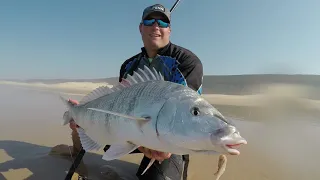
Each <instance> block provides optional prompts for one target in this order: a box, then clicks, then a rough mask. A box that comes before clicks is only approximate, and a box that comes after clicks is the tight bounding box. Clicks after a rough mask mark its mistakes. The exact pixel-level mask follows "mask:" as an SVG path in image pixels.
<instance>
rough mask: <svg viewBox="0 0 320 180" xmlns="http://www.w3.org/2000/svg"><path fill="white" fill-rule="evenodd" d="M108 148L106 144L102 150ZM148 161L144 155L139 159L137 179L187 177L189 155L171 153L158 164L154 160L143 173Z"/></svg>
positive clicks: (161, 179)
mask: <svg viewBox="0 0 320 180" xmlns="http://www.w3.org/2000/svg"><path fill="white" fill-rule="evenodd" d="M107 149H109V146H106V147H105V148H104V150H105V151H106V150H107ZM135 153H141V152H140V151H139V150H138V149H136V150H135V151H133V152H131V153H130V154H135ZM149 162H150V159H149V158H147V157H146V156H144V157H143V158H142V160H141V163H140V166H139V169H138V171H137V174H136V175H137V177H138V178H139V180H181V177H182V176H183V180H186V179H187V171H188V165H189V155H183V156H181V155H174V154H172V155H171V157H170V158H169V159H166V160H164V161H162V162H161V164H159V162H158V161H155V162H154V163H153V164H152V166H151V167H150V168H149V169H148V170H147V171H146V172H145V173H144V174H143V175H141V174H142V172H143V171H144V170H145V169H146V167H147V166H148V164H149Z"/></svg>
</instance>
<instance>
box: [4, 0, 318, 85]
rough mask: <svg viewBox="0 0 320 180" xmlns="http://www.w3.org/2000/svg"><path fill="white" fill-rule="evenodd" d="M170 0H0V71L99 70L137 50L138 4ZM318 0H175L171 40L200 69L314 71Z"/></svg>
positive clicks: (18, 74) (113, 68) (14, 74)
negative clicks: (193, 58) (185, 50)
mask: <svg viewBox="0 0 320 180" xmlns="http://www.w3.org/2000/svg"><path fill="white" fill-rule="evenodd" d="M174 2H175V1H174V0H162V1H160V0H126V1H125V0H121V1H120V0H119V1H105V0H95V1H84V0H77V1H75V0H68V1H65V0H55V1H49V0H46V1H45V0H28V1H16V0H10V1H2V2H1V3H0V79H2V78H20V79H28V78H104V77H114V76H118V74H119V68H120V65H121V64H122V63H123V61H125V60H126V59H127V58H129V57H131V56H133V55H135V54H136V53H138V52H139V51H140V48H141V46H142V41H141V37H140V33H139V30H138V24H139V21H140V19H141V14H142V11H143V9H144V8H145V7H146V6H149V5H152V4H154V3H161V4H163V5H165V6H166V7H169V8H170V7H171V6H172V5H173V4H174ZM319 19H320V1H319V0H267V1H257V0H241V1H236V0H233V1H231V0H220V1H218V0H211V1H209V0H197V1H194V0H181V2H180V3H179V5H178V7H177V8H176V10H175V11H174V12H173V14H172V36H171V41H172V42H173V43H176V44H178V45H181V46H184V47H186V48H188V49H190V50H191V51H193V52H194V53H195V54H196V55H197V56H198V57H199V58H200V59H201V61H202V62H203V64H204V73H205V75H229V74H260V73H299V74H301V73H304V74H320V20H319Z"/></svg>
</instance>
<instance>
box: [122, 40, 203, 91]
mask: <svg viewBox="0 0 320 180" xmlns="http://www.w3.org/2000/svg"><path fill="white" fill-rule="evenodd" d="M144 65H147V66H148V67H155V69H156V70H158V71H159V72H160V73H161V74H162V75H163V76H164V79H165V80H167V81H171V82H175V83H179V84H183V85H186V86H188V87H190V88H191V89H193V90H195V91H197V92H198V93H199V94H201V93H202V81H203V67H202V63H201V61H200V59H199V58H198V57H197V56H196V55H195V54H193V53H192V52H191V51H189V50H188V49H185V48H183V47H180V46H177V45H175V44H173V43H171V42H170V43H169V44H168V45H166V46H165V47H164V48H162V49H160V50H159V51H158V56H157V57H155V58H153V60H152V62H151V63H150V62H149V60H148V56H147V53H146V50H145V48H141V52H140V53H138V54H136V55H134V56H133V57H131V58H129V59H127V60H126V61H125V62H124V63H123V64H122V65H121V69H120V76H119V82H120V81H121V79H122V78H125V77H126V74H130V75H132V72H133V71H134V70H136V69H137V68H138V67H140V68H141V69H143V66H144Z"/></svg>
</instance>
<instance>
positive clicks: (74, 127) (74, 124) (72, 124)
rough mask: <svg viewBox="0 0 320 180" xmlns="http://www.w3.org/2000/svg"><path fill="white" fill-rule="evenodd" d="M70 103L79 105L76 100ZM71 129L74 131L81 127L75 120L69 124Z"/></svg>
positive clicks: (70, 100)
mask: <svg viewBox="0 0 320 180" xmlns="http://www.w3.org/2000/svg"><path fill="white" fill-rule="evenodd" d="M69 102H71V103H72V104H75V105H77V104H79V102H78V101H76V100H72V99H69ZM69 127H70V128H71V129H72V130H76V128H77V127H79V126H78V125H77V124H76V123H75V122H74V120H71V121H70V123H69Z"/></svg>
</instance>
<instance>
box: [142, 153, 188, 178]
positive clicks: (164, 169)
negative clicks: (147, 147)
mask: <svg viewBox="0 0 320 180" xmlns="http://www.w3.org/2000/svg"><path fill="white" fill-rule="evenodd" d="M149 162H150V159H149V158H147V157H143V159H142V161H141V164H140V167H139V169H138V172H137V176H138V178H139V179H140V180H146V179H153V180H167V179H168V178H170V179H171V180H180V179H181V177H182V174H183V159H182V156H179V155H171V157H170V158H169V159H166V160H164V161H163V162H162V163H161V164H159V162H158V161H155V162H154V164H153V165H152V166H151V167H150V168H149V169H148V170H147V171H146V172H145V174H144V175H142V176H141V174H142V172H143V171H144V170H145V168H146V167H147V165H148V164H149Z"/></svg>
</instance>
